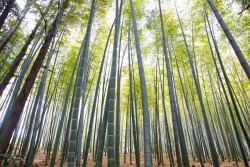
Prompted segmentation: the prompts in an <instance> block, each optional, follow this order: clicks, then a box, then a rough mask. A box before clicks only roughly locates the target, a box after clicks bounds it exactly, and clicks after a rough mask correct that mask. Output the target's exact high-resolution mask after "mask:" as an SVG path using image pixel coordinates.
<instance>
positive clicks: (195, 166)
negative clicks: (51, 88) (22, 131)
mask: <svg viewBox="0 0 250 167" xmlns="http://www.w3.org/2000/svg"><path fill="white" fill-rule="evenodd" d="M45 158H46V155H45V154H44V153H43V152H42V151H40V152H38V154H37V155H36V157H35V160H34V163H33V167H45V166H46V165H45ZM189 160H190V164H191V165H190V166H191V167H199V166H201V165H200V163H199V162H197V161H194V160H193V159H192V158H191V157H190V159H189ZM140 164H141V167H143V166H144V159H143V156H142V155H141V160H140ZM94 165H95V162H93V161H92V154H91V153H90V154H89V155H88V164H87V166H90V167H91V166H94ZM47 166H49V162H48V165H47ZM59 166H60V158H59V156H58V158H57V159H56V164H55V167H59ZM64 166H67V165H66V163H65V164H64ZM106 166H107V158H106V157H103V167H106ZM120 166H121V167H128V166H131V167H134V166H136V165H135V156H134V155H133V156H132V165H130V157H129V155H127V157H126V163H124V155H123V154H121V155H120ZM153 166H154V167H157V166H158V165H157V161H156V160H155V159H153ZM159 166H160V167H161V166H166V167H168V166H169V160H168V158H166V157H164V165H159ZM205 166H206V167H212V164H211V162H207V163H205ZM220 166H221V167H234V166H236V162H235V161H230V162H228V161H227V160H226V161H224V162H222V161H220ZM238 166H239V167H244V165H243V162H242V161H240V162H239V163H238Z"/></svg>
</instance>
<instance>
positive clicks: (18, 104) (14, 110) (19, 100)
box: [0, 0, 68, 154]
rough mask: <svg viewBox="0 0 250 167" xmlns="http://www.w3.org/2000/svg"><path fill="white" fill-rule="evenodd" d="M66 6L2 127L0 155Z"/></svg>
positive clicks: (59, 13)
mask: <svg viewBox="0 0 250 167" xmlns="http://www.w3.org/2000/svg"><path fill="white" fill-rule="evenodd" d="M67 6H68V0H65V1H64V2H63V6H62V7H61V9H59V11H58V14H57V17H56V18H55V20H54V21H53V23H52V25H51V27H50V29H49V31H48V34H47V36H46V38H45V41H44V43H43V45H42V47H41V49H40V52H39V54H38V56H37V58H36V60H35V62H34V64H33V66H32V68H31V72H30V73H29V75H28V76H27V78H26V80H25V83H24V85H23V87H22V89H21V91H20V93H19V95H18V97H17V99H16V101H15V103H14V104H13V107H12V109H11V113H10V119H9V120H8V122H7V124H5V126H4V127H3V130H2V131H1V134H0V150H1V151H0V153H1V154H5V152H6V150H7V148H8V145H9V142H10V139H11V136H12V133H13V131H14V129H15V127H16V125H17V122H18V120H19V118H20V116H21V114H22V110H23V108H24V105H25V102H26V100H27V97H28V96H29V94H30V91H31V88H32V87H33V85H34V82H35V79H36V76H37V74H38V72H39V70H40V67H41V65H42V63H43V60H44V59H45V55H46V53H47V51H48V48H49V45H50V43H51V40H52V38H53V37H54V36H55V32H56V28H57V26H58V24H59V22H60V18H61V15H62V13H63V12H64V10H65V9H66V7H67Z"/></svg>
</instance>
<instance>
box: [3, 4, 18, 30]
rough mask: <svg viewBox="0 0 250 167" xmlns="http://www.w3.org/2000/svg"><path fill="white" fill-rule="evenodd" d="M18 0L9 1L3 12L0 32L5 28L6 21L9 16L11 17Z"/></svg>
mask: <svg viewBox="0 0 250 167" xmlns="http://www.w3.org/2000/svg"><path fill="white" fill-rule="evenodd" d="M15 1H16V0H9V1H7V5H6V7H5V9H4V10H3V12H2V14H1V16H0V30H1V29H2V27H3V24H4V21H5V20H6V18H7V16H8V15H9V12H10V10H11V9H12V7H13V5H14V3H15Z"/></svg>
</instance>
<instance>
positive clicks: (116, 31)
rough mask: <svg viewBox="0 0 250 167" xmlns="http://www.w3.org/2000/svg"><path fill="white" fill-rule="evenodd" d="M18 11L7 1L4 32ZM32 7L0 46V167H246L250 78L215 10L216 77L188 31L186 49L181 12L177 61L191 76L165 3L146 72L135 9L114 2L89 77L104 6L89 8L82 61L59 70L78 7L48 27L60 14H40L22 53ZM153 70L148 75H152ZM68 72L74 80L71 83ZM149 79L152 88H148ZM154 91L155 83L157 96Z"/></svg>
mask: <svg viewBox="0 0 250 167" xmlns="http://www.w3.org/2000/svg"><path fill="white" fill-rule="evenodd" d="M14 3H15V0H9V1H8V0H7V1H6V4H5V8H4V9H3V10H2V13H1V16H0V30H1V29H2V28H3V26H4V23H5V22H6V21H8V19H7V18H8V17H7V16H8V14H9V13H10V12H11V9H12V8H13V5H14ZM34 3H35V2H34V1H28V3H27V4H26V6H25V8H24V10H23V12H22V13H21V14H20V16H19V19H18V20H17V21H16V23H15V24H14V25H12V27H11V28H9V30H8V32H6V33H5V35H4V36H3V37H2V38H1V41H0V56H1V57H0V59H1V62H0V70H1V71H0V74H1V76H0V77H1V78H0V98H1V101H0V163H1V164H2V165H7V164H8V163H9V161H10V157H16V159H15V160H14V161H15V163H17V164H18V166H23V165H25V166H32V163H33V161H34V158H35V155H36V154H37V152H38V151H39V150H44V153H45V154H46V160H45V165H48V164H50V166H51V167H52V166H54V165H55V161H56V157H57V155H59V156H60V166H63V164H64V163H65V162H66V163H67V166H68V167H73V166H81V165H83V166H87V165H88V162H87V161H88V155H89V153H90V152H91V153H92V154H91V155H92V160H93V161H95V162H96V166H97V167H101V166H103V164H102V162H103V156H104V153H105V155H106V154H107V165H108V166H110V167H113V166H120V163H122V162H120V161H121V159H120V154H124V158H123V162H127V161H128V160H127V159H126V158H127V155H130V160H129V161H130V163H132V154H135V160H136V164H135V165H136V166H140V164H141V162H140V161H141V159H140V157H141V154H143V156H144V165H145V166H147V167H150V166H152V165H153V158H155V161H156V162H157V164H158V165H160V164H164V161H163V157H164V156H167V158H168V160H169V163H170V166H178V167H180V166H185V167H188V166H190V162H189V160H190V158H189V157H190V156H191V157H192V158H193V159H194V160H197V161H199V162H200V164H201V166H204V164H205V163H206V162H207V161H210V160H212V164H213V166H215V167H218V166H219V165H220V163H219V160H222V161H225V160H228V161H231V160H233V161H235V162H236V164H237V163H238V161H239V160H241V159H242V160H243V162H244V165H245V166H247V167H248V166H249V164H248V161H249V158H250V139H249V130H250V124H249V120H250V112H249V111H250V101H249V97H248V96H249V92H247V88H245V85H244V84H243V81H242V80H245V81H244V82H248V81H247V80H248V79H250V68H249V65H248V63H247V60H246V59H245V57H244V56H243V53H242V51H241V50H240V48H239V46H238V45H237V43H236V41H235V40H234V38H233V36H232V34H231V33H230V31H229V30H228V28H227V26H226V24H225V23H224V21H223V19H222V17H221V15H220V14H219V11H218V10H217V9H216V7H215V5H214V4H213V2H212V1H211V0H207V4H201V6H202V15H203V22H204V32H205V35H206V40H207V44H208V46H209V50H210V53H209V55H206V56H207V57H208V59H211V62H212V65H210V66H212V68H211V67H209V66H208V65H206V67H204V66H199V65H198V63H200V62H199V60H198V58H197V55H196V50H195V42H194V38H195V37H194V36H195V32H193V28H192V32H191V44H189V42H190V41H188V39H187V38H188V37H187V35H186V32H185V27H184V26H183V23H182V21H181V18H180V16H179V13H178V10H177V7H175V9H176V16H177V21H178V25H179V28H180V34H181V35H180V37H181V40H179V41H178V42H181V43H182V44H183V45H184V47H185V52H184V53H183V55H182V56H181V57H182V58H185V59H186V60H185V61H186V63H187V64H188V66H186V65H185V63H183V62H184V60H180V59H178V58H177V57H178V56H179V55H178V54H179V53H177V51H176V46H175V45H176V43H177V42H176V41H174V40H173V39H172V38H171V36H170V35H169V34H168V32H167V30H166V27H167V26H168V25H166V23H165V22H164V17H163V12H162V5H161V1H160V0H158V2H157V3H158V9H157V10H158V12H159V14H158V15H153V20H154V21H153V23H152V24H153V25H154V26H153V27H154V28H155V29H154V30H153V31H154V33H155V36H152V37H155V38H156V39H155V43H154V46H153V47H154V48H153V50H156V53H154V55H153V57H152V58H151V60H153V62H154V63H152V64H153V65H152V64H151V65H152V67H145V66H144V65H143V64H145V61H146V60H145V59H144V58H145V55H143V54H142V47H141V41H140V38H141V36H140V33H139V29H138V25H137V24H138V23H137V21H138V20H137V18H136V9H134V4H133V1H132V0H129V1H123V0H116V1H115V19H114V21H113V24H112V26H110V30H109V33H108V36H107V39H106V44H105V46H104V47H103V50H102V51H103V53H102V54H101V56H100V57H101V58H100V60H101V61H100V62H99V63H98V65H97V66H96V67H97V68H96V69H94V68H93V67H92V66H93V65H92V61H93V59H91V58H92V53H93V50H94V46H95V42H94V43H93V44H92V42H93V41H91V37H93V36H95V37H96V38H95V40H96V39H97V38H98V33H96V31H94V32H95V33H93V25H94V22H95V17H96V15H97V12H98V7H99V8H100V6H101V5H102V1H101V0H92V1H91V4H90V5H89V6H90V9H89V15H88V21H87V22H86V25H85V27H86V29H85V33H84V37H83V40H82V43H81V46H80V48H79V52H78V54H77V55H74V58H75V59H74V60H75V61H74V65H72V64H71V67H67V66H63V65H60V64H59V61H64V60H61V59H62V58H60V54H61V53H62V52H63V49H65V46H62V45H65V44H63V42H62V41H63V40H64V38H65V34H66V31H67V30H66V26H65V25H64V24H65V20H67V19H66V18H67V16H68V15H70V13H71V8H72V5H73V2H70V1H69V0H63V1H62V3H58V4H57V5H58V8H56V9H54V10H55V11H54V12H53V14H52V15H51V16H47V17H49V20H50V21H48V22H47V21H45V20H46V19H45V14H46V13H48V11H49V10H50V9H51V8H52V6H53V5H55V2H54V0H50V2H49V3H47V7H46V9H44V12H42V11H40V12H41V18H40V19H38V20H37V22H36V25H35V26H34V28H33V30H32V31H31V33H30V34H29V36H28V37H27V38H26V39H25V40H24V42H22V43H21V44H20V45H17V43H18V41H15V42H13V41H11V37H12V36H13V35H14V34H15V33H17V30H18V28H19V27H20V24H21V23H22V22H23V19H24V18H25V16H26V14H27V13H28V12H29V10H30V8H31V7H32V6H33V5H34ZM84 3H85V2H84ZM103 3H104V1H103ZM108 3H113V2H108ZM203 3H204V2H203ZM126 4H129V5H128V6H129V9H130V14H129V15H126V14H123V6H124V5H126ZM208 6H209V7H210V8H211V11H213V14H214V16H215V17H216V19H217V20H218V22H219V24H220V27H221V29H222V30H223V31H224V33H225V36H226V37H227V39H228V41H229V43H230V45H231V47H232V49H233V50H234V52H235V55H236V56H237V58H238V60H239V62H240V64H241V67H240V68H239V67H236V65H235V64H236V63H235V62H234V60H233V59H232V60H233V66H232V67H231V68H233V70H235V71H236V74H235V75H231V74H230V73H229V72H228V71H229V70H228V69H227V68H226V67H225V63H224V62H223V58H222V56H221V55H222V53H221V50H220V48H219V46H218V44H217V41H216V40H217V39H216V37H215V32H214V30H213V27H212V26H213V25H212V24H211V20H210V19H209V15H212V14H208ZM135 7H136V6H135ZM126 17H127V18H126ZM63 20H64V24H62V22H63ZM125 21H126V22H127V23H128V24H126V23H125ZM66 22H67V21H66ZM47 24H48V25H47ZM66 24H67V23H66ZM112 37H113V39H112ZM91 45H93V46H92V47H91ZM112 45H113V46H112ZM66 47H67V46H66ZM110 48H111V49H110ZM16 50H18V51H16ZM13 55H14V58H13ZM10 60H11V61H10ZM146 63H147V62H146ZM72 67H73V68H72ZM149 68H150V70H151V73H152V74H149V72H147V71H146V70H148V69H149ZM187 68H188V69H187ZM67 70H68V71H70V72H71V75H70V76H69V75H65V71H67ZM237 70H238V71H237ZM189 71H191V72H189ZM239 71H241V72H239ZM243 71H244V72H245V73H244V74H243ZM213 72H214V73H215V74H214V73H213ZM149 75H152V78H153V80H151V81H150V79H149ZM189 77H190V78H189ZM242 78H243V79H242ZM232 80H233V83H234V84H232ZM148 82H152V84H151V86H152V87H151V88H149V87H148V84H147V83H148ZM126 84H127V86H125V85H126ZM235 84H236V86H235ZM124 91H126V92H124ZM236 92H237V93H236ZM149 97H153V98H149ZM150 100H151V101H150ZM82 161H83V162H82ZM12 163H13V162H12Z"/></svg>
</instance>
